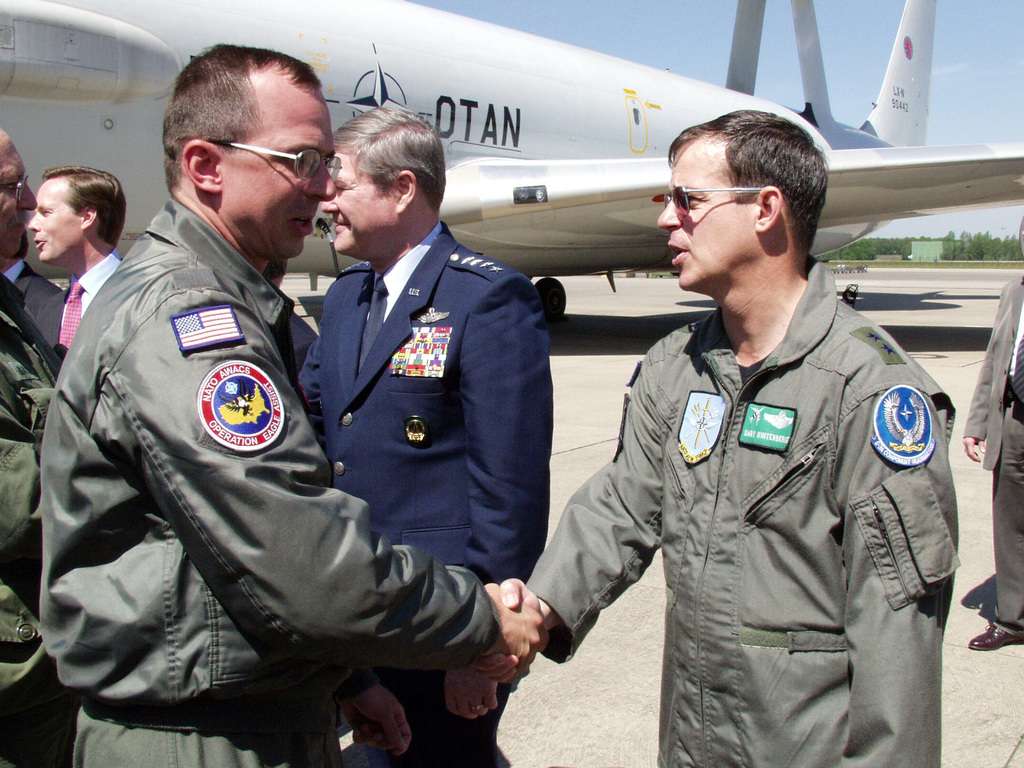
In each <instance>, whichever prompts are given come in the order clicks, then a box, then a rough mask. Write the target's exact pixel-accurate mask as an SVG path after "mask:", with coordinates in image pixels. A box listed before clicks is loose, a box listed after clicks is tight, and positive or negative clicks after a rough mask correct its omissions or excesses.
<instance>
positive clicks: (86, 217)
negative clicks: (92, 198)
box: [75, 207, 99, 232]
mask: <svg viewBox="0 0 1024 768" xmlns="http://www.w3.org/2000/svg"><path fill="white" fill-rule="evenodd" d="M75 215H76V216H77V217H78V218H79V220H80V221H81V222H82V231H83V232H85V231H86V230H87V229H90V228H91V227H94V226H96V224H97V223H98V221H99V219H98V217H97V213H96V209H95V208H88V207H86V208H83V209H82V210H80V211H79V212H78V213H76V214H75Z"/></svg>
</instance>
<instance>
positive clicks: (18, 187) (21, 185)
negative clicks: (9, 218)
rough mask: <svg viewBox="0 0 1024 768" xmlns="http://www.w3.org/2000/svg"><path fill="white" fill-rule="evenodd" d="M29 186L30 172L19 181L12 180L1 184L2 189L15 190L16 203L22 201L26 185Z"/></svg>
mask: <svg viewBox="0 0 1024 768" xmlns="http://www.w3.org/2000/svg"><path fill="white" fill-rule="evenodd" d="M26 186H28V174H27V173H26V174H25V175H24V176H22V177H21V178H20V179H18V180H17V181H12V182H11V183H10V184H0V189H13V190H14V201H15V202H16V203H20V202H21V194H22V192H23V191H24V189H25V187H26Z"/></svg>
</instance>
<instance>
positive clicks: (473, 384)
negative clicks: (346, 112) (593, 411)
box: [301, 109, 552, 768]
mask: <svg viewBox="0 0 1024 768" xmlns="http://www.w3.org/2000/svg"><path fill="white" fill-rule="evenodd" d="M335 145H336V150H337V152H338V155H339V157H340V158H341V170H340V172H339V178H338V181H337V188H338V193H337V196H336V197H335V198H334V199H333V200H332V201H330V202H327V203H324V205H323V209H324V211H326V212H327V213H329V214H331V215H333V218H334V223H335V231H336V240H335V244H336V246H337V249H338V251H339V252H340V253H344V254H346V255H348V256H351V257H353V258H357V259H363V260H364V261H363V262H362V263H360V264H357V265H355V266H353V267H351V268H349V269H347V270H345V271H344V272H343V273H342V274H341V275H340V276H339V278H338V280H337V281H336V282H335V284H334V285H333V286H332V287H331V289H330V290H329V291H328V292H327V296H326V298H325V301H324V314H323V319H322V322H321V327H320V334H321V335H320V339H319V341H318V342H316V343H315V344H314V346H313V348H312V349H311V350H310V353H309V357H308V358H307V361H306V365H305V368H304V369H303V372H302V376H301V382H302V385H303V388H304V390H305V392H306V395H307V397H308V399H309V402H310V405H311V407H312V411H313V418H314V423H315V426H316V428H317V430H318V433H319V434H320V436H321V440H322V441H323V443H324V447H325V450H326V452H327V456H328V458H329V459H330V461H331V463H332V466H333V470H334V486H335V487H336V488H338V489H340V490H344V491H346V492H348V493H351V494H354V495H355V496H357V497H359V498H362V499H365V500H366V501H368V502H369V503H370V506H371V508H372V510H373V512H372V521H371V525H372V528H373V529H374V531H376V532H379V533H382V534H384V535H386V536H387V537H388V538H389V539H390V540H391V541H392V542H394V543H396V544H397V543H404V544H412V545H414V546H416V547H419V548H420V549H423V550H425V551H427V552H429V553H430V554H432V555H434V556H435V557H437V558H439V559H440V560H442V561H443V562H444V563H446V564H448V565H464V566H466V567H468V568H470V569H472V570H473V571H474V572H475V573H476V574H477V575H478V576H480V578H482V579H484V580H485V581H501V580H502V579H505V578H508V577H510V576H517V577H519V578H526V577H527V576H528V575H529V574H530V572H531V571H532V570H533V565H534V562H535V561H536V559H537V557H538V556H539V554H540V552H541V550H542V549H543V547H544V542H545V538H546V532H547V519H548V511H549V510H548V504H549V470H548V463H549V459H550V455H551V429H552V388H551V371H550V363H549V341H548V334H547V329H546V326H545V322H544V315H543V310H542V308H541V303H540V300H539V297H538V295H537V292H536V290H535V289H534V287H533V285H532V284H531V283H530V281H529V280H528V279H527V278H526V277H524V276H523V275H521V274H519V273H518V272H515V271H514V270H512V269H510V268H509V267H506V266H505V265H502V264H499V263H497V262H494V261H491V260H489V259H486V258H484V257H482V256H480V255H479V254H476V253H473V252H472V251H469V250H467V249H466V248H463V247H462V246H460V245H459V244H458V243H456V242H455V240H454V238H453V237H452V235H451V233H450V232H449V231H448V228H447V227H446V226H445V225H444V224H442V223H441V222H440V221H439V210H440V207H441V200H442V199H443V197H444V183H445V167H444V149H443V147H442V146H441V142H440V139H439V138H438V136H437V133H436V131H435V130H434V129H433V127H432V126H431V125H430V124H429V123H427V122H426V121H424V120H422V119H421V118H419V117H417V116H415V115H412V114H409V113H407V112H403V111H400V110H394V109H376V110H373V111H372V112H368V113H365V114H363V115H360V116H359V117H357V118H355V119H354V120H352V121H350V122H348V123H347V124H346V125H344V126H343V127H342V128H341V129H339V130H338V131H337V133H336V134H335ZM376 671H377V673H378V675H379V676H380V677H381V681H382V682H383V683H384V685H385V686H386V687H388V688H389V689H391V690H392V691H393V692H394V693H395V695H396V696H397V697H398V699H399V700H400V701H401V702H402V704H403V705H404V706H405V709H406V714H407V717H408V719H409V723H410V725H411V727H412V733H413V738H412V745H411V747H410V749H409V751H408V752H407V753H406V754H404V755H402V756H399V757H396V756H393V755H390V756H385V755H384V754H383V753H380V754H373V755H371V762H375V764H376V765H382V766H384V765H388V762H387V761H388V760H390V761H391V764H392V765H401V766H447V765H450V764H451V759H452V758H451V756H452V755H453V754H454V755H459V759H460V761H461V762H462V764H464V765H473V766H478V767H480V768H483V767H485V766H494V765H496V764H497V743H496V738H495V737H496V732H497V726H498V719H499V717H500V715H501V712H502V710H503V709H504V705H505V702H506V700H507V698H508V693H509V691H508V687H507V686H502V685H499V686H497V689H496V688H495V684H494V683H492V682H491V681H489V680H488V679H487V678H485V677H483V676H482V675H481V674H479V673H477V672H476V671H474V670H472V669H468V668H467V669H462V670H455V671H449V672H447V673H445V672H418V671H416V672H413V671H408V670H403V671H400V672H399V671H396V670H388V669H378V670H376Z"/></svg>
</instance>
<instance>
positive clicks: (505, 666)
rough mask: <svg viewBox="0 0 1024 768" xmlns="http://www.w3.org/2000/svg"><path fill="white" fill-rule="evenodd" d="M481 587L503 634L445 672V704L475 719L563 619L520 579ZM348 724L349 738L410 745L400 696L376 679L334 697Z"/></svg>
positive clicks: (397, 749)
mask: <svg viewBox="0 0 1024 768" xmlns="http://www.w3.org/2000/svg"><path fill="white" fill-rule="evenodd" d="M485 589H486V590H487V594H488V595H489V596H490V598H491V600H493V601H494V607H495V613H496V614H497V617H498V621H499V623H500V625H501V634H500V635H499V637H498V639H497V640H496V641H495V643H494V645H492V646H491V647H490V648H489V649H488V650H487V653H486V654H484V655H483V656H481V657H480V658H479V659H478V660H477V661H476V662H475V663H474V664H473V665H472V666H470V667H463V668H462V669H458V670H449V671H448V672H447V673H446V676H445V683H444V688H445V690H444V695H445V706H446V707H447V709H448V711H449V712H451V713H452V714H453V715H458V716H460V717H465V718H467V719H474V718H477V717H481V716H483V715H485V714H486V713H487V712H489V711H491V710H492V709H495V708H497V706H498V700H497V698H496V695H495V690H496V688H497V684H498V683H499V682H501V683H510V682H512V681H513V680H515V679H516V678H517V677H519V676H520V675H522V674H524V673H525V672H526V670H527V669H528V668H529V666H530V664H531V663H532V662H533V660H534V658H535V657H536V655H537V653H539V652H540V651H543V650H544V647H545V646H546V645H547V642H548V630H549V629H551V628H552V627H554V626H557V625H558V624H560V623H561V619H560V618H559V617H558V614H556V613H555V612H554V611H552V610H551V607H550V606H549V605H548V604H547V603H545V602H544V601H543V600H541V599H540V598H539V597H537V596H536V595H535V594H533V593H532V592H531V591H530V590H529V589H527V587H526V585H525V584H524V583H523V582H522V581H520V580H519V579H508V580H507V581H505V582H503V583H502V584H501V586H500V587H499V586H498V585H497V584H488V585H486V587H485ZM338 707H339V710H340V712H341V713H342V714H343V715H344V716H345V719H346V720H347V721H348V722H349V724H350V725H351V726H352V736H353V740H354V741H355V742H356V743H357V744H369V745H370V746H374V747H377V748H379V749H384V750H388V751H390V752H393V753H394V754H396V755H400V754H402V753H404V752H405V751H406V750H407V749H408V748H409V743H410V739H411V738H412V729H411V728H410V727H409V724H408V722H407V721H406V719H405V710H404V709H403V707H402V705H401V704H400V703H399V702H398V699H396V698H395V696H394V695H393V694H392V693H391V692H390V691H388V690H387V689H386V688H384V687H383V686H382V685H381V684H380V683H377V684H376V685H374V686H372V687H370V688H368V689H367V690H365V691H363V692H362V693H360V694H358V695H356V696H354V697H352V698H348V699H342V700H339V701H338Z"/></svg>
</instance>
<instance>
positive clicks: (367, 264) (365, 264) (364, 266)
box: [338, 261, 370, 277]
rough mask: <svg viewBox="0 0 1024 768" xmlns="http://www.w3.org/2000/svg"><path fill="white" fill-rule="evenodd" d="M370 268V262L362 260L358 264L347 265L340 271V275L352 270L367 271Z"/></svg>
mask: <svg viewBox="0 0 1024 768" xmlns="http://www.w3.org/2000/svg"><path fill="white" fill-rule="evenodd" d="M368 269H370V262H368V261H360V262H358V263H356V264H352V265H351V266H348V267H345V268H344V269H343V270H341V272H339V273H338V277H341V276H342V275H347V274H349V273H350V272H365V271H366V270H368Z"/></svg>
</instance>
